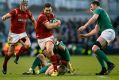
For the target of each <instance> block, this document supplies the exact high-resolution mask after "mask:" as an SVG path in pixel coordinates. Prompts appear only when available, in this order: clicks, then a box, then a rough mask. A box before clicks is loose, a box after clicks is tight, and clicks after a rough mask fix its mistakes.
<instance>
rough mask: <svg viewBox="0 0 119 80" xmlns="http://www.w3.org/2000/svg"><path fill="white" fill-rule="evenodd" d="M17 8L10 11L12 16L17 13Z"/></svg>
mask: <svg viewBox="0 0 119 80" xmlns="http://www.w3.org/2000/svg"><path fill="white" fill-rule="evenodd" d="M16 12H17V10H16V9H14V10H11V11H10V12H9V13H10V14H11V16H14V15H15V14H16Z"/></svg>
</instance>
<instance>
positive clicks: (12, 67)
mask: <svg viewBox="0 0 119 80" xmlns="http://www.w3.org/2000/svg"><path fill="white" fill-rule="evenodd" d="M108 57H109V58H110V60H112V61H113V62H114V63H115V65H116V67H115V69H114V70H113V71H112V72H111V73H110V74H109V75H106V76H96V75H95V73H96V72H99V71H100V65H99V63H98V62H97V60H96V58H95V57H94V56H72V57H71V62H72V66H73V68H74V69H75V72H74V74H68V73H67V74H65V75H63V76H57V77H51V76H45V75H44V74H40V75H22V73H23V72H24V71H26V70H28V69H29V67H30V66H31V64H32V62H33V60H34V59H35V57H21V58H20V60H19V64H15V63H13V60H14V58H11V59H10V61H9V63H8V72H7V74H6V75H3V74H2V72H1V71H2V62H3V59H4V58H3V57H0V80H119V55H113V56H111V55H110V56H108Z"/></svg>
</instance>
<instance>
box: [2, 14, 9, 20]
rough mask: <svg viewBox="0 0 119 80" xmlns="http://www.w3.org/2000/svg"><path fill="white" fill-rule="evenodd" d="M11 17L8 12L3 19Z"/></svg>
mask: <svg viewBox="0 0 119 80" xmlns="http://www.w3.org/2000/svg"><path fill="white" fill-rule="evenodd" d="M10 17H11V14H10V13H7V14H5V15H3V16H2V20H3V21H5V20H6V19H8V18H10Z"/></svg>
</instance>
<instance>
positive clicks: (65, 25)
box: [0, 17, 119, 54]
mask: <svg viewBox="0 0 119 80" xmlns="http://www.w3.org/2000/svg"><path fill="white" fill-rule="evenodd" d="M86 21H87V20H86V19H85V21H84V20H82V19H76V18H73V19H69V20H68V21H64V20H62V25H61V27H59V28H57V29H54V35H55V37H56V38H57V39H58V40H62V41H63V42H64V43H65V44H66V46H67V47H68V48H69V50H70V52H71V53H72V54H74V53H75V54H82V53H84V54H91V46H92V45H93V44H94V42H95V40H96V39H97V37H98V36H99V35H100V33H99V34H96V35H94V36H91V37H89V38H85V39H81V38H80V37H79V36H78V34H79V33H78V32H77V29H78V28H79V27H80V26H81V25H83V24H84V23H85V22H86ZM112 23H113V26H114V29H115V31H116V38H115V40H114V41H113V42H112V43H111V45H110V46H108V48H109V50H112V49H114V50H115V49H117V51H118V50H119V17H117V18H116V19H115V20H113V21H112ZM6 26H8V25H5V24H4V23H3V22H2V21H0V47H1V48H0V52H2V47H4V44H5V43H6V42H7V35H8V32H5V28H6ZM93 28H94V24H93V25H91V26H90V27H88V28H87V29H86V30H85V31H84V32H83V33H87V32H89V31H91V30H92V29H93ZM27 32H28V35H29V37H30V39H31V42H32V47H31V49H32V50H34V49H35V48H37V46H38V45H37V41H36V38H35V31H34V27H33V25H32V23H31V22H28V24H27ZM38 49H39V48H38ZM32 53H34V52H33V51H32V52H31V54H32Z"/></svg>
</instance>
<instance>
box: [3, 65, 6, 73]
mask: <svg viewBox="0 0 119 80" xmlns="http://www.w3.org/2000/svg"><path fill="white" fill-rule="evenodd" d="M2 73H3V74H6V73H7V65H3V70H2Z"/></svg>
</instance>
